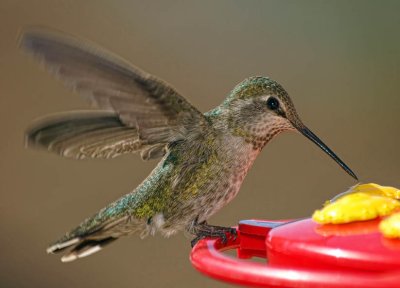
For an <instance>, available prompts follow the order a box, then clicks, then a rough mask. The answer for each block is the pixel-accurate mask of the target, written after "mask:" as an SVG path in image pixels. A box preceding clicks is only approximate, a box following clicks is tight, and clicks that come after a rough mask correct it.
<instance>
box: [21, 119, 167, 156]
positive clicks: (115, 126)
mask: <svg viewBox="0 0 400 288" xmlns="http://www.w3.org/2000/svg"><path fill="white" fill-rule="evenodd" d="M26 145H27V146H29V147H33V148H42V149H46V150H48V151H51V152H54V153H56V154H59V155H61V156H64V157H69V158H74V159H86V158H103V159H105V158H113V157H116V156H118V155H122V154H126V153H134V152H137V151H141V154H142V158H143V159H144V160H149V159H155V158H160V157H162V156H163V155H164V153H165V145H164V144H159V145H153V146H148V145H144V144H143V143H142V142H141V141H140V139H139V135H138V133H137V130H136V128H132V127H127V126H126V125H124V124H123V123H122V122H121V120H120V119H119V117H118V115H116V114H115V113H114V112H97V111H74V112H68V113H62V114H56V115H54V116H48V117H46V118H44V119H43V120H39V121H37V122H36V123H34V125H33V126H32V127H31V128H30V129H28V131H27V132H26ZM157 149H160V150H161V151H159V153H158V154H157V153H155V152H154V151H155V150H157ZM149 150H152V151H153V153H145V151H149ZM143 154H145V155H143Z"/></svg>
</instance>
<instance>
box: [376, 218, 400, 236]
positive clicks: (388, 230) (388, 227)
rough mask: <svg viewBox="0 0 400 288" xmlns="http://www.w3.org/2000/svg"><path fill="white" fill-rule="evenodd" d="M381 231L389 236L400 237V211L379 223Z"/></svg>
mask: <svg viewBox="0 0 400 288" xmlns="http://www.w3.org/2000/svg"><path fill="white" fill-rule="evenodd" d="M379 231H381V233H382V234H383V236H385V237H387V238H400V213H395V214H393V215H391V216H389V217H387V218H386V219H384V220H382V221H381V223H379Z"/></svg>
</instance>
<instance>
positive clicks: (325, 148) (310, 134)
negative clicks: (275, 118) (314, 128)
mask: <svg viewBox="0 0 400 288" xmlns="http://www.w3.org/2000/svg"><path fill="white" fill-rule="evenodd" d="M296 128H297V127H296ZM297 130H299V132H300V133H301V134H303V135H304V136H306V137H307V138H308V139H310V140H311V141H312V142H314V143H315V144H316V145H317V146H318V147H319V148H321V149H322V150H323V151H324V152H325V153H326V154H328V155H329V156H331V158H332V159H333V160H335V161H336V163H338V164H339V165H340V167H342V168H343V170H344V171H346V172H347V173H348V174H349V175H350V176H351V177H353V178H354V179H356V180H358V178H357V176H356V174H354V172H353V171H351V169H350V168H349V167H348V166H347V165H346V164H344V162H343V161H342V160H340V158H339V157H338V156H336V154H335V153H333V151H332V150H331V149H329V148H328V146H326V145H325V144H324V142H322V141H321V139H319V138H318V137H317V135H315V134H314V133H313V132H311V130H310V129H308V128H307V127H305V126H302V127H299V128H297Z"/></svg>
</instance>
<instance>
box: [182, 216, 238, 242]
mask: <svg viewBox="0 0 400 288" xmlns="http://www.w3.org/2000/svg"><path fill="white" fill-rule="evenodd" d="M193 230H194V231H193V232H194V234H195V235H196V237H195V238H194V239H193V240H192V241H191V242H190V244H191V246H192V247H194V246H195V245H196V244H197V242H198V241H200V240H201V239H204V238H219V239H221V243H222V244H226V243H227V242H228V240H232V241H235V240H236V237H237V230H236V228H232V227H222V226H213V225H208V224H207V223H205V222H204V223H201V224H197V225H196V226H195V227H194V229H193Z"/></svg>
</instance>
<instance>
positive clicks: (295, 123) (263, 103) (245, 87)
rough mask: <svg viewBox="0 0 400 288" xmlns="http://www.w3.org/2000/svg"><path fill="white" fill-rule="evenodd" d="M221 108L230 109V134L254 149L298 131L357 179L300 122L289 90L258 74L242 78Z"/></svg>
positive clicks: (353, 175)
mask: <svg viewBox="0 0 400 288" xmlns="http://www.w3.org/2000/svg"><path fill="white" fill-rule="evenodd" d="M223 107H224V108H225V109H227V111H229V112H228V117H227V119H228V126H229V128H230V129H231V131H232V133H233V134H234V135H236V136H240V137H243V138H245V140H246V141H247V142H250V143H252V144H253V147H254V148H255V149H261V148H262V147H264V145H265V144H266V143H267V142H268V141H269V140H271V139H272V138H273V137H274V136H276V135H277V134H279V133H280V132H283V131H290V130H294V131H298V132H300V133H301V134H303V135H304V136H306V137H307V138H308V139H310V140H311V141H312V142H314V143H315V144H316V145H317V146H318V147H320V148H321V149H322V150H323V151H324V152H325V153H327V154H328V155H329V156H330V157H331V158H332V159H333V160H335V161H336V162H337V163H338V164H339V165H340V166H341V167H342V168H343V169H344V170H345V171H346V172H347V173H348V174H349V175H351V176H352V177H353V178H355V179H356V180H357V176H356V175H355V174H354V173H353V172H352V171H351V170H350V168H349V167H348V166H347V165H346V164H345V163H344V162H343V161H342V160H340V158H339V157H338V156H336V154H335V153H333V151H332V150H331V149H329V148H328V146H326V145H325V144H324V143H323V142H322V141H321V140H320V139H319V138H318V137H317V136H316V135H315V134H314V133H313V132H311V130H309V129H308V128H307V127H306V126H305V125H304V124H303V122H302V121H301V120H300V118H299V116H298V115H297V112H296V109H295V108H294V105H293V102H292V100H291V99H290V97H289V95H288V93H287V92H286V91H285V90H284V89H283V87H282V86H281V85H280V84H279V83H277V82H275V81H274V80H271V79H270V78H268V77H259V76H257V77H251V78H248V79H246V80H244V81H243V82H241V83H239V84H238V85H237V86H236V87H235V88H234V89H233V90H232V92H231V93H230V95H229V96H228V97H227V98H226V100H225V101H224V103H223Z"/></svg>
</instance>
